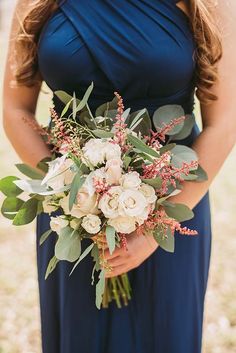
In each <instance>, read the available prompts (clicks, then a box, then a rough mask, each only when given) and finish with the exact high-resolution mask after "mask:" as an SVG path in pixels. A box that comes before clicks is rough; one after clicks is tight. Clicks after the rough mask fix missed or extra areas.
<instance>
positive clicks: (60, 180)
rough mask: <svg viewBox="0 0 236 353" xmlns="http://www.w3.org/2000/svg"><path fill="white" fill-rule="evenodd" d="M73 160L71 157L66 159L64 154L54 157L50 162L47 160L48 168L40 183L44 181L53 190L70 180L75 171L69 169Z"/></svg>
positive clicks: (68, 182)
mask: <svg viewBox="0 0 236 353" xmlns="http://www.w3.org/2000/svg"><path fill="white" fill-rule="evenodd" d="M73 164H74V162H73V161H72V159H69V158H68V159H66V155H64V156H62V157H58V158H56V159H55V160H54V161H52V162H48V165H49V169H48V173H47V175H46V177H45V178H44V179H43V181H42V184H44V183H46V184H47V186H50V187H51V188H52V189H53V190H58V189H60V188H62V187H64V186H65V185H68V184H70V183H71V182H72V179H73V177H74V175H75V173H74V172H73V171H72V170H71V167H72V165H73Z"/></svg>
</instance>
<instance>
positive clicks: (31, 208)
mask: <svg viewBox="0 0 236 353" xmlns="http://www.w3.org/2000/svg"><path fill="white" fill-rule="evenodd" d="M39 202H41V201H39V200H37V199H35V198H31V199H29V200H27V201H25V202H24V203H23V204H22V206H21V207H20V209H19V211H18V212H17V214H16V215H15V217H14V219H13V225H15V226H21V225H24V224H28V223H30V222H32V221H33V220H34V219H35V217H36V216H37V213H38V203H39Z"/></svg>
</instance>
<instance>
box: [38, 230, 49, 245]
mask: <svg viewBox="0 0 236 353" xmlns="http://www.w3.org/2000/svg"><path fill="white" fill-rule="evenodd" d="M51 233H52V230H51V229H49V230H46V232H44V233H43V234H42V235H41V237H40V239H39V245H42V244H43V243H44V242H45V240H47V238H48V237H49V235H50V234H51Z"/></svg>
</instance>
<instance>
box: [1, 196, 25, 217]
mask: <svg viewBox="0 0 236 353" xmlns="http://www.w3.org/2000/svg"><path fill="white" fill-rule="evenodd" d="M23 203H24V201H23V200H21V199H19V198H17V197H14V196H11V197H7V198H6V199H5V200H4V201H3V204H2V207H1V212H2V214H3V216H4V217H6V218H8V219H14V217H15V215H16V214H17V212H18V211H19V209H20V208H21V206H22V204H23Z"/></svg>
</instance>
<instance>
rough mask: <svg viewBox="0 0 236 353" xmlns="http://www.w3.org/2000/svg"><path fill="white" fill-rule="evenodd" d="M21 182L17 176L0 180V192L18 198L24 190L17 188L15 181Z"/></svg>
mask: <svg viewBox="0 0 236 353" xmlns="http://www.w3.org/2000/svg"><path fill="white" fill-rule="evenodd" d="M16 180H20V179H19V178H17V177H15V176H7V177H5V178H2V179H1V180H0V191H1V192H2V193H3V194H4V195H6V196H9V197H13V196H17V195H20V194H21V193H22V190H21V189H20V188H19V187H17V186H16V184H15V183H14V181H16Z"/></svg>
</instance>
